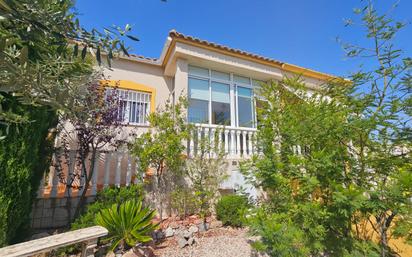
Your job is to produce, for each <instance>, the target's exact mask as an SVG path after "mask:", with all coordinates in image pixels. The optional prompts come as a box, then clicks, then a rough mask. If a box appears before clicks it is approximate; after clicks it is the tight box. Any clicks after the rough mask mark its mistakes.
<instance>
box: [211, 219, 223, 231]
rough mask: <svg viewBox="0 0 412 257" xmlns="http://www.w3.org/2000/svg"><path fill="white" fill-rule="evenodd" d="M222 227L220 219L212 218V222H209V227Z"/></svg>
mask: <svg viewBox="0 0 412 257" xmlns="http://www.w3.org/2000/svg"><path fill="white" fill-rule="evenodd" d="M221 227H223V223H222V222H221V221H220V220H214V221H212V222H210V228H211V229H213V228H221Z"/></svg>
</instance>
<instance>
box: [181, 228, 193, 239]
mask: <svg viewBox="0 0 412 257" xmlns="http://www.w3.org/2000/svg"><path fill="white" fill-rule="evenodd" d="M192 234H193V233H192V232H190V231H189V230H184V231H183V233H182V237H184V238H185V239H189V238H191V237H192Z"/></svg>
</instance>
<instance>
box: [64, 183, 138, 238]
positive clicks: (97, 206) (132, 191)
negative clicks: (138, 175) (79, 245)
mask: <svg viewBox="0 0 412 257" xmlns="http://www.w3.org/2000/svg"><path fill="white" fill-rule="evenodd" d="M142 197H143V188H142V186H141V185H130V186H128V187H120V188H119V187H107V188H105V189H103V190H102V191H100V192H99V193H98V194H97V196H96V201H95V202H94V203H91V204H89V205H88V206H87V209H86V212H85V213H84V214H83V215H82V216H80V217H79V218H78V219H76V220H75V221H74V222H73V223H72V224H71V229H72V230H75V229H81V228H86V227H91V226H94V225H96V223H95V217H96V215H97V214H98V213H99V212H100V211H101V210H103V209H106V208H109V207H110V206H112V205H113V204H121V203H123V202H125V201H128V200H135V199H139V198H142Z"/></svg>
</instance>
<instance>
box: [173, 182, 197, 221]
mask: <svg viewBox="0 0 412 257" xmlns="http://www.w3.org/2000/svg"><path fill="white" fill-rule="evenodd" d="M170 196H171V207H172V209H173V210H174V211H175V212H176V213H177V214H178V215H179V216H180V217H181V218H185V217H187V216H188V215H192V214H195V213H196V211H197V210H198V209H197V208H196V207H197V202H196V197H195V195H194V193H193V191H192V188H190V187H188V186H181V187H178V188H176V189H175V190H174V191H173V192H171V195H170Z"/></svg>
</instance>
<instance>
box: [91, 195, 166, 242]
mask: <svg viewBox="0 0 412 257" xmlns="http://www.w3.org/2000/svg"><path fill="white" fill-rule="evenodd" d="M155 215H156V211H155V210H150V209H149V208H142V201H141V200H139V201H136V200H129V201H126V202H124V203H122V204H120V205H119V204H113V205H112V206H111V207H110V208H107V209H103V210H101V211H100V213H98V214H97V215H96V224H98V225H100V226H103V227H105V228H107V230H109V238H108V240H109V241H111V242H112V246H111V250H114V249H115V248H116V247H117V246H119V245H120V247H121V248H123V247H124V246H125V243H126V244H127V245H129V246H131V247H133V246H135V245H136V244H137V243H145V242H149V241H151V240H152V238H151V237H150V236H149V234H150V232H152V231H153V230H155V229H157V228H158V224H154V223H152V219H153V217H154V216H155Z"/></svg>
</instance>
